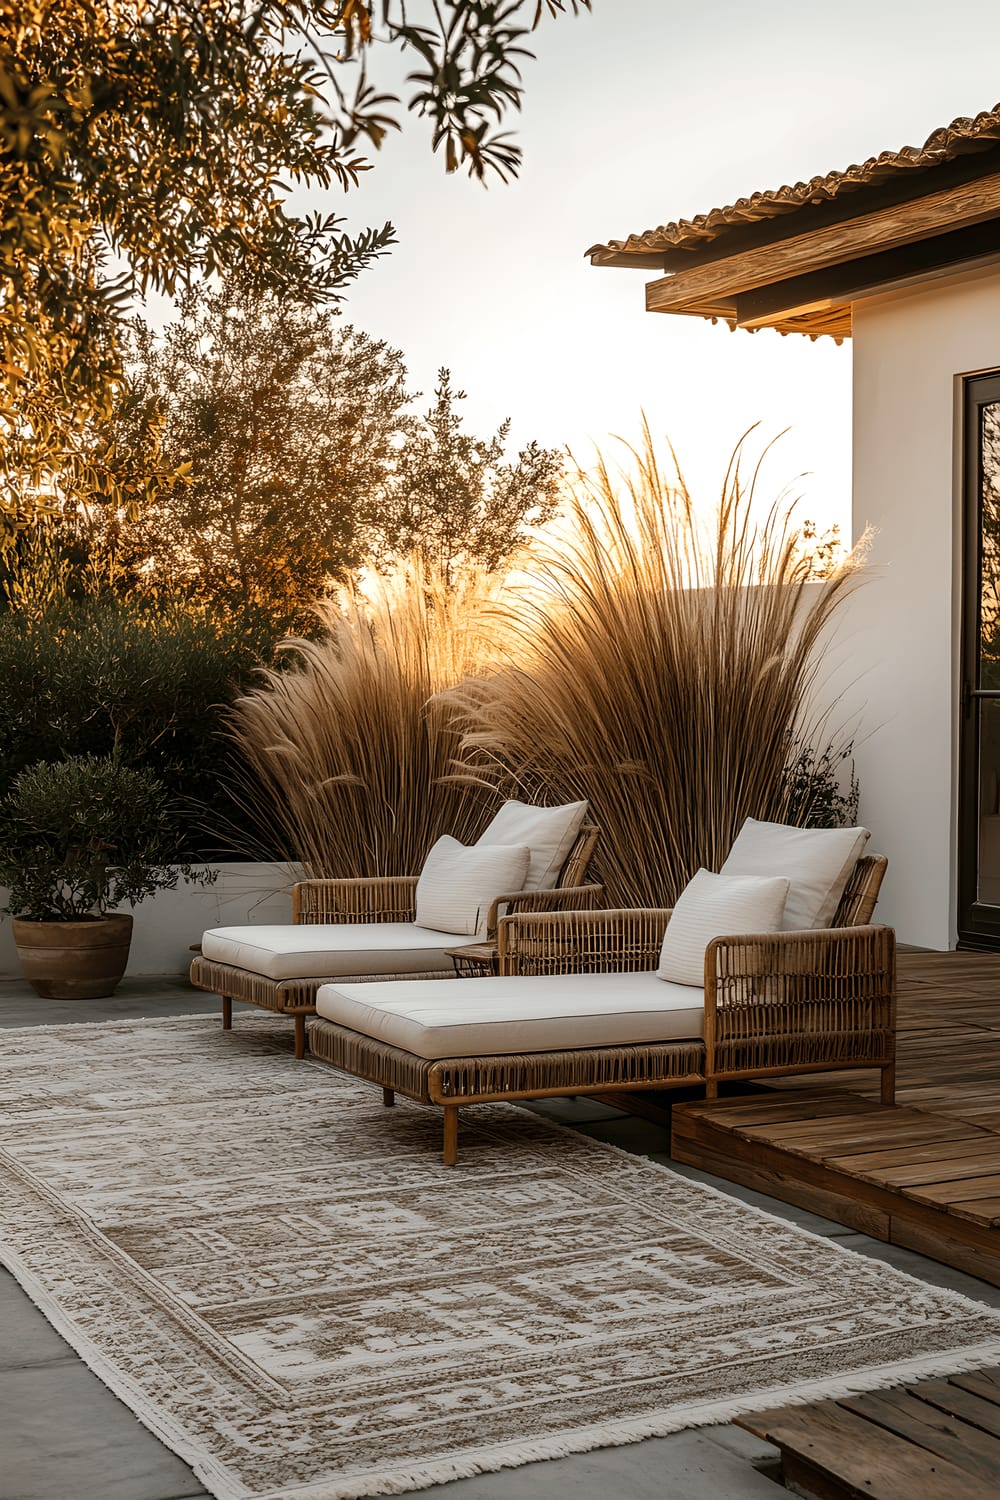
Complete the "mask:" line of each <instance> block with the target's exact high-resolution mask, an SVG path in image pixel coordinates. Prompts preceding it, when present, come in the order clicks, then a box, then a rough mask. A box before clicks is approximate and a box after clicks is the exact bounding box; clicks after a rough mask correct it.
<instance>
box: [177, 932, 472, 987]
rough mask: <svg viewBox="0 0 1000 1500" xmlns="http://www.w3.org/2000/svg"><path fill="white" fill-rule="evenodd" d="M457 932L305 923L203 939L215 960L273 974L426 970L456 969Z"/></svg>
mask: <svg viewBox="0 0 1000 1500" xmlns="http://www.w3.org/2000/svg"><path fill="white" fill-rule="evenodd" d="M454 946H455V934H454V933H452V932H435V931H433V930H432V929H431V928H429V927H417V926H416V924H415V923H413V922H343V923H340V922H329V923H327V922H322V923H321V922H316V923H313V922H306V923H302V924H301V925H291V924H287V923H286V924H284V925H283V926H281V927H264V926H261V927H215V928H213V929H212V930H211V931H210V932H206V933H205V935H204V937H203V938H202V940H201V951H202V953H203V954H204V956H205V958H208V959H211V960H212V962H213V963H219V964H231V965H232V966H233V967H234V968H237V969H249V970H250V972H251V973H253V974H265V975H266V976H267V978H268V979H313V978H316V979H324V978H327V977H328V976H333V975H334V974H344V975H355V974H423V973H435V972H436V971H438V970H441V969H447V970H449V971H450V970H451V969H452V962H451V959H450V958H447V957H446V956H445V953H444V949H445V948H453V947H454Z"/></svg>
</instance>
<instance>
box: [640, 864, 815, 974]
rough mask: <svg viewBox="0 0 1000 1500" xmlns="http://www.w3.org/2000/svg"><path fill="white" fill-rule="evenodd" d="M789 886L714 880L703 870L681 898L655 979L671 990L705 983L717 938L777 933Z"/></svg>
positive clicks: (775, 880) (739, 878)
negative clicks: (709, 949) (707, 954)
mask: <svg viewBox="0 0 1000 1500" xmlns="http://www.w3.org/2000/svg"><path fill="white" fill-rule="evenodd" d="M788 889H789V882H788V880H787V879H783V878H782V877H780V876H775V877H764V876H759V875H713V874H712V872H711V870H699V871H698V873H697V875H696V876H695V877H694V879H693V880H691V881H689V883H688V884H687V885H686V886H685V887H684V889H683V891H681V894H680V895H679V896H678V898H677V905H676V906H675V907H674V913H673V916H672V917H671V918H670V921H669V923H668V925H667V930H666V933H665V934H664V938H663V947H662V948H661V949H660V965H659V968H658V969H657V971H656V972H657V974H658V976H659V977H660V979H666V980H668V981H670V982H672V983H673V984H696V985H703V984H704V983H705V949H706V948H707V947H708V945H709V943H710V942H711V941H712V939H713V938H717V937H743V936H746V935H749V934H751V933H759V932H779V931H780V930H781V914H782V912H783V911H784V909H785V898H786V897H787V895H788Z"/></svg>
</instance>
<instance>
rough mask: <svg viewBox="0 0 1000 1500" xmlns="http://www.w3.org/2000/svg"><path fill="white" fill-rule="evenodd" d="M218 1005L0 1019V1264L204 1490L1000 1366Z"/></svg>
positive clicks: (705, 1205) (825, 1254) (923, 1299)
mask: <svg viewBox="0 0 1000 1500" xmlns="http://www.w3.org/2000/svg"><path fill="white" fill-rule="evenodd" d="M289 1030H290V1028H289V1027H288V1026H287V1025H282V1024H281V1023H277V1024H276V1023H274V1022H273V1021H271V1020H270V1018H267V1017H261V1018H259V1019H257V1018H255V1019H253V1020H245V1019H244V1018H242V1017H241V1018H240V1020H239V1022H238V1025H237V1030H236V1031H235V1032H234V1033H232V1034H224V1033H223V1032H222V1031H221V1029H220V1027H219V1024H218V1021H217V1020H215V1019H187V1018H185V1019H181V1020H175V1021H134V1022H115V1023H107V1024H100V1025H89V1026H58V1027H44V1028H32V1029H28V1030H20V1031H8V1032H3V1033H0V1106H2V1108H3V1111H4V1119H3V1132H2V1137H0V1139H2V1141H3V1145H4V1149H3V1151H2V1152H0V1176H2V1188H3V1191H2V1197H0V1235H2V1241H3V1243H2V1247H0V1253H2V1256H3V1259H4V1261H5V1262H6V1264H7V1265H8V1266H10V1268H11V1269H12V1270H13V1271H14V1273H15V1275H16V1276H17V1277H18V1279H19V1280H20V1281H21V1283H22V1284H23V1285H24V1286H25V1287H26V1288H27V1290H28V1292H29V1293H30V1295H31V1296H32V1297H33V1298H34V1300H35V1301H36V1302H37V1303H38V1305H39V1306H40V1307H41V1308H42V1309H43V1310H44V1312H45V1313H46V1315H47V1316H48V1317H49V1319H50V1320H51V1321H52V1323H53V1324H54V1325H55V1327H56V1328H57V1329H59V1331H60V1332H61V1333H63V1334H64V1335H65V1336H66V1338H68V1339H69V1341H70V1343H71V1344H72V1345H73V1346H74V1348H76V1349H77V1350H78V1351H79V1352H80V1354H81V1355H82V1356H83V1358H84V1359H85V1360H86V1361H87V1363H88V1364H89V1365H90V1366H91V1367H92V1368H93V1369H94V1370H96V1372H97V1373H98V1374H99V1375H100V1376H101V1378H102V1379H103V1380H104V1381H105V1382H106V1383H107V1384H108V1385H109V1386H110V1387H111V1389H112V1390H114V1391H115V1392H116V1393H117V1394H118V1395H119V1396H120V1397H121V1398H122V1399H123V1400H124V1401H125V1402H126V1403H127V1404H128V1405H129V1406H130V1407H131V1409H132V1410H133V1411H134V1412H135V1413H136V1414H137V1416H138V1417H139V1418H140V1419H141V1420H142V1421H143V1422H144V1423H145V1424H146V1425H147V1426H148V1427H150V1428H151V1429H152V1430H153V1431H154V1432H155V1433H157V1434H158V1435H159V1436H160V1437H161V1438H162V1439H163V1440H164V1441H165V1442H166V1443H167V1444H168V1445H169V1446H170V1447H171V1448H173V1449H174V1450H175V1451H176V1452H177V1453H178V1454H180V1456H181V1457H182V1458H184V1459H185V1460H186V1461H187V1462H188V1463H189V1464H190V1465H191V1466H192V1468H193V1469H194V1470H195V1472H196V1473H197V1475H198V1477H199V1479H200V1480H201V1481H202V1482H203V1484H205V1485H206V1487H207V1488H208V1489H209V1490H211V1491H212V1492H213V1493H214V1494H215V1495H218V1496H224V1497H234V1500H235V1497H254V1500H261V1497H267V1500H347V1497H357V1496H363V1495H380V1494H396V1493H400V1492H403V1491H405V1490H409V1489H414V1488H419V1487H421V1486H423V1485H427V1484H433V1483H437V1482H441V1481H444V1480H447V1479H453V1478H458V1477H460V1476H462V1475H469V1474H476V1473H479V1472H482V1471H487V1470H494V1469H499V1468H503V1467H505V1466H510V1465H516V1464H523V1463H527V1462H529V1461H530V1460H532V1459H541V1458H551V1457H553V1456H556V1455H559V1454H566V1453H573V1452H581V1451H584V1450H586V1449H590V1448H598V1447H608V1446H611V1445H613V1444H617V1443H627V1442H633V1441H635V1440H637V1439H639V1438H642V1437H646V1436H650V1435H654V1434H662V1433H668V1432H673V1431H675V1430H677V1429H679V1428H682V1427H691V1426H696V1425H698V1424H701V1423H706V1422H714V1421H722V1420H726V1419H728V1418H730V1417H732V1416H734V1415H737V1414H739V1413H741V1412H747V1411H750V1410H752V1409H753V1408H755V1407H762V1406H771V1405H775V1404H778V1403H780V1402H784V1401H788V1400H789V1399H793V1400H794V1399H806V1398H815V1397H819V1396H824V1395H827V1396H831V1395H842V1394H844V1393H846V1392H848V1391H854V1390H862V1389H868V1388H871V1387H873V1386H876V1385H885V1384H889V1383H892V1382H895V1381H900V1380H904V1379H909V1378H913V1377H915V1376H920V1375H927V1374H934V1373H941V1374H944V1373H948V1372H951V1371H954V1370H956V1369H959V1368H969V1367H971V1366H975V1365H977V1364H988V1363H996V1362H997V1361H998V1360H1000V1318H998V1316H997V1315H995V1314H993V1313H992V1312H990V1311H989V1310H988V1309H986V1308H984V1307H981V1306H979V1305H978V1304H976V1303H973V1302H969V1301H966V1300H964V1299H963V1298H960V1297H957V1296H953V1295H951V1294H948V1293H945V1292H939V1291H936V1290H932V1289H931V1288H929V1287H926V1286H924V1285H922V1284H921V1283H918V1282H916V1281H913V1280H910V1279H909V1278H907V1277H904V1276H901V1275H899V1274H897V1273H896V1272H894V1271H892V1270H890V1269H887V1268H886V1267H883V1266H881V1265H879V1264H877V1263H875V1262H873V1261H870V1260H866V1259H863V1258H861V1257H860V1256H856V1255H852V1254H850V1253H848V1252H846V1251H844V1250H841V1249H838V1248H837V1246H836V1245H834V1244H831V1243H829V1242H828V1241H826V1240H822V1239H817V1238H815V1237H813V1236H811V1235H808V1234H805V1233H803V1232H802V1231H801V1230H797V1229H794V1228H791V1227H789V1226H788V1225H787V1224H785V1223H783V1222H781V1221H780V1220H778V1219H774V1218H771V1217H769V1216H767V1215H764V1214H760V1213H757V1212H755V1211H754V1210H752V1209H749V1208H746V1207H744V1206H743V1205H742V1204H740V1203H738V1202H735V1201H733V1200H731V1199H728V1198H725V1197H723V1196H721V1195H719V1194H717V1193H714V1192H712V1191H711V1190H709V1189H706V1188H702V1187H699V1186H697V1185H695V1184H692V1183H690V1182H687V1181H685V1180H684V1179H683V1178H681V1177H677V1176H675V1175H674V1174H673V1173H671V1172H669V1171H666V1170H665V1169H663V1168H661V1167H658V1166H656V1165H654V1164H651V1163H649V1162H646V1161H643V1160H641V1159H639V1158H636V1157H631V1156H627V1155H625V1154H623V1153H622V1152H619V1151H616V1150H613V1149H612V1148H610V1147H607V1146H604V1145H600V1144H596V1143H594V1142H592V1141H590V1140H588V1139H586V1138H585V1137H583V1136H580V1135H576V1134H573V1133H572V1132H570V1131H568V1130H562V1129H559V1128H557V1127H553V1126H551V1125H549V1124H547V1123H546V1122H545V1121H543V1120H541V1119H539V1118H538V1117H536V1116H534V1115H531V1114H530V1113H528V1112H526V1111H522V1110H517V1109H514V1108H511V1107H509V1106H496V1107H489V1108H478V1109H473V1110H469V1111H468V1112H467V1119H463V1125H462V1139H461V1154H460V1157H459V1165H458V1167H457V1168H453V1169H448V1168H445V1167H443V1166H441V1165H440V1159H439V1151H440V1135H441V1120H440V1115H439V1113H438V1112H437V1111H431V1110H427V1109H422V1108H420V1107H418V1106H415V1105H409V1104H407V1103H405V1102H404V1101H401V1102H400V1104H399V1106H398V1107H397V1108H396V1109H393V1110H386V1109H383V1108H382V1104H381V1095H380V1092H379V1091H378V1090H377V1089H374V1088H371V1087H370V1086H367V1085H364V1084H360V1083H355V1082H353V1081H351V1080H349V1079H346V1078H343V1077H341V1076H340V1075H338V1074H335V1073H333V1072H331V1071H330V1070H328V1069H325V1068H323V1067H321V1066H320V1065H318V1064H314V1063H313V1064H310V1063H296V1062H295V1061H294V1060H293V1058H292V1055H291V1043H290V1036H289Z"/></svg>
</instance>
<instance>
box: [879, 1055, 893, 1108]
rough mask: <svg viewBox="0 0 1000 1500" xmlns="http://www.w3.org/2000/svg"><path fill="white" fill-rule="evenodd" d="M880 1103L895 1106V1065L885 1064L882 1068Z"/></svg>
mask: <svg viewBox="0 0 1000 1500" xmlns="http://www.w3.org/2000/svg"><path fill="white" fill-rule="evenodd" d="M881 1071H882V1103H883V1104H895V1102H896V1063H895V1059H894V1060H893V1061H892V1062H891V1063H886V1064H885V1066H884V1067H883V1068H882V1070H881Z"/></svg>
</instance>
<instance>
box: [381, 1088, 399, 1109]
mask: <svg viewBox="0 0 1000 1500" xmlns="http://www.w3.org/2000/svg"><path fill="white" fill-rule="evenodd" d="M395 1102H396V1095H395V1093H394V1091H393V1090H392V1089H383V1090H382V1103H383V1104H384V1105H385V1107H386V1109H391V1108H392V1106H393V1105H394V1104H395Z"/></svg>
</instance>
